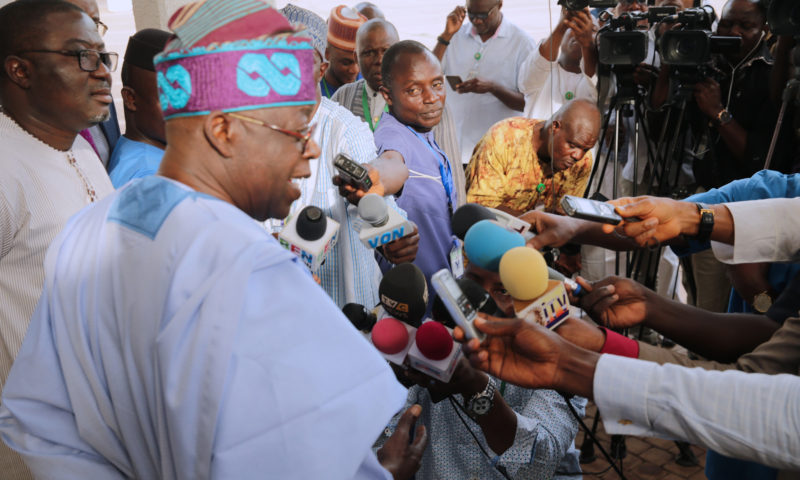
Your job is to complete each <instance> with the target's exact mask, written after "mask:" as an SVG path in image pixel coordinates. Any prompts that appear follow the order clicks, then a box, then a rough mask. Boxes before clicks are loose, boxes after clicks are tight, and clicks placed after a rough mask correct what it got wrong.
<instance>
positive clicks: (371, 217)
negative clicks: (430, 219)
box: [358, 193, 415, 248]
mask: <svg viewBox="0 0 800 480" xmlns="http://www.w3.org/2000/svg"><path fill="white" fill-rule="evenodd" d="M358 216H359V217H361V220H362V222H363V223H362V225H361V230H360V231H359V233H358V238H359V239H361V242H362V243H363V244H364V246H365V247H367V248H378V247H380V246H383V245H386V244H387V243H391V242H393V241H395V240H397V239H398V238H403V237H405V236H406V235H410V234H411V233H412V232H413V231H414V228H415V225H414V222H412V221H409V220H406V219H405V218H403V217H402V216H401V215H400V214H399V213H398V212H397V211H396V210H395V209H393V208H389V206H388V205H386V200H384V199H383V197H381V196H380V195H378V194H376V193H368V194H366V195H364V197H363V198H362V199H361V200H359V202H358Z"/></svg>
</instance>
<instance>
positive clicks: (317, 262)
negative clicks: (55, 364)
mask: <svg viewBox="0 0 800 480" xmlns="http://www.w3.org/2000/svg"><path fill="white" fill-rule="evenodd" d="M338 233H339V222H337V221H335V220H333V219H330V218H328V217H327V216H325V214H324V213H323V212H322V210H320V209H319V207H315V206H313V205H309V206H307V207H305V208H303V209H302V210H300V211H299V212H298V213H297V215H293V216H291V217H289V219H288V221H287V222H286V225H285V226H284V227H283V230H281V232H280V233H279V234H278V241H279V242H280V244H281V245H283V247H284V248H286V249H287V250H289V251H291V252H292V253H294V254H295V255H297V256H298V257H300V259H301V260H302V261H303V263H305V264H306V266H307V267H308V268H309V269H310V270H311V271H312V272H317V271H318V270H319V267H320V266H321V265H322V263H323V262H324V261H325V255H326V254H327V253H328V251H329V250H330V249H331V248H332V247H333V246H334V245H335V244H336V239H337V236H338Z"/></svg>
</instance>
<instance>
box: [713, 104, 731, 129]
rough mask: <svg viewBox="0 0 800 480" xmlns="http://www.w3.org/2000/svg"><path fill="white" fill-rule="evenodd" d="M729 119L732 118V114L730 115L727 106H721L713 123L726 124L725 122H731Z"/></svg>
mask: <svg viewBox="0 0 800 480" xmlns="http://www.w3.org/2000/svg"><path fill="white" fill-rule="evenodd" d="M731 120H733V115H731V112H729V111H728V109H727V108H723V109H722V110H720V112H719V113H718V114H717V118H716V121H715V123H716V124H717V125H718V126H722V125H727V124H729V123H731Z"/></svg>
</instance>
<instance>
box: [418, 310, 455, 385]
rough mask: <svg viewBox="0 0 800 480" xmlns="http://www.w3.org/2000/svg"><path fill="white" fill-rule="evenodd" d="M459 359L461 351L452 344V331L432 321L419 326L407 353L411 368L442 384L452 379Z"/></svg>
mask: <svg viewBox="0 0 800 480" xmlns="http://www.w3.org/2000/svg"><path fill="white" fill-rule="evenodd" d="M460 358H461V349H460V348H459V347H458V345H456V344H455V342H453V331H452V330H450V329H449V328H447V327H445V326H444V325H442V324H441V323H439V322H437V321H434V320H428V321H426V322H425V323H423V324H422V325H420V327H419V328H418V329H417V332H416V338H415V339H414V344H413V345H412V346H411V349H410V350H409V351H408V363H409V365H410V366H411V368H413V369H414V370H418V371H420V372H422V373H424V374H426V375H428V376H431V377H433V378H435V379H437V380H439V381H440V382H444V383H447V382H449V381H450V379H451V378H452V377H453V372H455V370H456V367H457V366H458V360H459V359H460Z"/></svg>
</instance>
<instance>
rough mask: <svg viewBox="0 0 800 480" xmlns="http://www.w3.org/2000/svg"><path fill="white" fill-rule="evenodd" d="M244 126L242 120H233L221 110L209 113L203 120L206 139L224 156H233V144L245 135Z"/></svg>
mask: <svg viewBox="0 0 800 480" xmlns="http://www.w3.org/2000/svg"><path fill="white" fill-rule="evenodd" d="M242 128H243V127H242V125H241V122H234V121H232V119H231V117H228V116H227V115H225V114H224V113H222V112H221V111H219V110H215V111H213V112H211V113H209V114H208V116H206V121H205V122H203V134H205V136H206V140H208V143H209V144H210V145H211V146H212V147H213V148H214V150H216V151H217V152H218V153H219V154H220V155H221V156H222V157H224V158H231V157H233V152H234V145H233V144H234V143H235V142H236V141H237V140H238V139H241V138H242V137H243V136H244V132H243V131H241V130H242Z"/></svg>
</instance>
